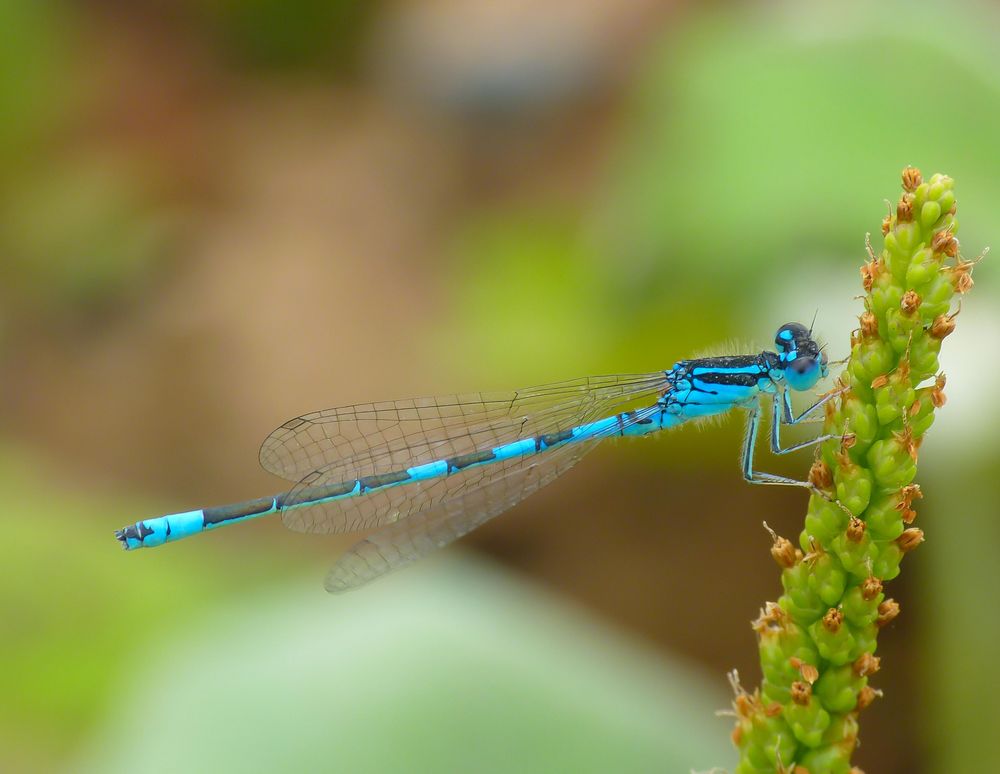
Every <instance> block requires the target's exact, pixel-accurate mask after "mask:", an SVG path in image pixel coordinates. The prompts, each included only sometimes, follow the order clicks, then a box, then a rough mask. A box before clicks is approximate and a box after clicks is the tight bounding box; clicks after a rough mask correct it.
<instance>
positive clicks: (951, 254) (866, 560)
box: [731, 167, 975, 774]
mask: <svg viewBox="0 0 1000 774" xmlns="http://www.w3.org/2000/svg"><path fill="white" fill-rule="evenodd" d="M953 187H954V184H953V182H952V180H951V178H950V177H946V176H944V175H934V176H933V177H932V178H931V179H930V180H927V181H924V179H923V177H922V175H921V174H920V172H919V170H917V169H914V168H912V167H907V168H906V169H904V170H903V195H902V196H901V197H900V199H899V203H898V204H897V205H896V210H895V213H892V214H890V215H888V216H886V218H885V220H883V221H882V235H883V237H884V247H883V249H882V252H881V253H880V254H879V255H878V256H876V255H875V253H874V251H873V250H872V248H871V246H870V245H869V246H868V254H869V258H870V260H869V261H868V262H867V263H866V264H865V265H864V266H863V267H862V268H861V281H862V285H863V286H864V289H865V297H864V305H865V308H864V312H863V313H862V314H861V316H860V317H859V323H860V324H859V327H858V329H857V330H856V331H854V333H853V334H852V335H851V355H850V358H849V360H848V363H847V367H846V368H845V369H844V371H843V373H841V375H840V377H839V379H838V381H837V386H836V388H835V389H836V390H837V391H838V394H837V396H836V398H835V399H834V400H831V401H829V402H828V403H827V405H826V419H825V424H824V430H823V433H824V434H825V435H830V436H832V437H833V440H828V441H825V442H824V443H823V444H822V446H821V447H820V450H819V453H818V455H817V459H816V462H815V463H814V464H813V466H812V468H811V470H810V471H809V482H810V483H811V484H812V486H813V487H814V493H813V495H812V496H811V498H810V500H809V510H808V512H807V514H806V518H805V528H804V529H803V531H802V534H801V535H800V536H799V547H798V548H797V547H796V546H795V545H794V544H793V543H792V542H791V541H789V540H788V539H786V538H783V537H779V536H778V535H776V534H774V532H771V536H772V539H773V544H772V546H771V555H772V557H774V560H775V561H776V562H777V563H778V565H779V567H781V568H782V572H781V585H782V588H783V590H784V593H783V594H782V595H781V597H780V599H779V600H778V602H777V603H774V602H768V603H767V605H766V606H765V608H764V610H763V611H762V613H761V615H760V617H759V618H758V619H757V620H756V621H754V624H753V626H754V630H755V631H756V633H757V637H758V643H759V650H760V665H761V672H762V674H763V680H762V682H761V685H760V687H759V688H758V689H756V690H755V691H754V692H753V693H748V692H747V691H745V690H743V689H742V688H741V687H740V686H739V683H738V682H737V680H736V677H735V675H733V676H731V680H732V682H733V687H734V690H735V691H736V699H735V701H734V703H733V708H734V710H735V714H736V718H737V723H736V728H735V729H734V731H733V741H734V743H735V744H736V747H737V748H738V749H739V752H740V762H739V765H738V766H737V767H736V774H765V772H771V773H774V774H860V770H859V769H856V768H852V767H851V756H852V755H853V753H854V749H855V748H856V747H857V739H858V715H859V713H860V712H861V711H862V710H863V709H865V708H866V707H867V706H868V705H870V704H871V703H872V702H873V701H874V700H875V699H876V698H877V697H878V696H880V695H881V694H880V692H879V691H878V690H877V689H875V688H873V687H871V686H870V685H869V684H868V681H869V678H870V677H871V676H872V675H874V674H875V673H876V672H877V671H878V670H879V667H880V663H879V659H878V657H877V656H875V646H876V640H877V637H878V632H879V631H880V630H881V629H882V628H883V627H885V626H886V624H888V623H889V622H890V621H892V620H893V619H894V618H895V617H896V616H897V615H898V614H899V605H898V604H897V603H896V602H895V601H894V600H892V599H889V598H887V597H886V595H885V590H884V584H885V582H886V581H889V580H892V579H893V578H895V577H896V576H897V575H898V574H899V571H900V562H901V561H902V559H903V557H904V556H905V555H906V554H907V553H909V552H910V551H912V550H913V549H915V548H916V547H917V546H918V545H920V543H922V542H923V539H924V533H923V531H922V530H920V529H917V528H916V527H912V526H910V525H911V524H912V523H913V521H914V519H915V518H916V515H917V514H916V511H915V510H914V501H915V500H917V499H919V498H920V497H921V496H922V495H921V493H920V487H919V486H918V485H917V484H915V483H913V480H914V478H915V476H916V473H917V455H918V451H919V449H920V444H921V442H922V441H923V438H924V434H925V433H926V432H927V430H928V429H929V428H930V426H931V424H932V423H933V422H934V413H935V410H936V409H938V408H941V406H943V405H944V402H945V397H944V386H945V378H944V375H943V374H940V373H938V369H939V365H938V355H939V353H940V351H941V343H942V341H943V340H944V339H945V338H946V337H947V336H948V335H950V334H951V333H952V331H954V330H955V318H956V316H957V314H958V312H957V311H956V312H952V311H951V304H952V301H953V297H954V295H955V294H956V293H957V294H963V293H966V292H968V291H969V290H970V289H971V288H972V277H971V274H972V268H973V266H974V263H975V262H974V261H966V260H963V259H962V258H961V257H960V256H959V249H958V240H957V239H956V238H955V233H956V231H957V230H958V221H957V220H956V218H955V194H954V192H953V190H952V189H953ZM765 526H766V525H765ZM769 531H770V529H769Z"/></svg>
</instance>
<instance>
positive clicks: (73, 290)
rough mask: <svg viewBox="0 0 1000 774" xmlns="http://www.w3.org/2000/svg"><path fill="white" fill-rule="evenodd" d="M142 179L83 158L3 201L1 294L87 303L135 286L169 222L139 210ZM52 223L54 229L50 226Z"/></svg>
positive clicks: (48, 304)
mask: <svg viewBox="0 0 1000 774" xmlns="http://www.w3.org/2000/svg"><path fill="white" fill-rule="evenodd" d="M139 179H140V176H139V175H136V174H134V173H132V172H131V170H129V169H128V168H127V167H125V166H124V165H123V164H122V163H121V162H120V161H118V160H114V159H102V158H99V157H92V158H86V159H84V160H83V161H81V162H77V163H63V164H60V165H59V166H58V167H52V166H50V167H47V168H45V167H40V168H37V169H36V170H35V173H34V175H33V176H32V177H31V178H30V179H28V180H25V181H23V182H22V184H21V185H19V186H18V187H17V189H16V191H15V192H13V193H12V194H9V195H8V196H7V197H6V199H5V200H4V199H0V213H2V218H3V220H4V221H5V222H6V223H7V228H6V229H5V230H4V232H3V235H2V236H0V245H2V247H3V250H4V252H5V253H6V254H7V256H8V269H9V271H10V272H11V273H10V275H8V277H7V283H6V287H5V290H6V291H7V292H13V294H14V295H15V296H16V300H17V303H18V304H23V303H24V302H29V303H32V304H35V305H37V306H40V307H42V308H48V309H49V310H52V309H54V308H57V307H61V306H64V305H68V306H70V307H79V306H90V305H94V304H95V303H100V302H102V301H105V300H106V299H108V298H110V297H114V296H116V295H119V294H121V293H122V292H124V291H125V290H127V289H130V288H134V287H135V285H136V283H137V282H138V281H139V280H140V278H141V277H142V276H143V275H144V273H145V272H146V271H147V270H148V269H149V268H150V266H151V264H152V262H153V260H154V259H155V258H156V256H157V248H158V247H159V246H160V245H161V244H162V242H163V239H164V238H165V235H166V227H167V225H168V224H167V223H166V222H165V220H164V221H162V222H159V223H158V222H156V221H154V220H152V219H151V218H150V216H149V213H148V212H147V211H144V209H143V205H142V202H143V201H144V199H145V198H146V197H145V196H144V195H143V192H141V191H138V190H136V189H137V188H138V187H139V186H138V180H139ZM53 224H58V226H54V225H53Z"/></svg>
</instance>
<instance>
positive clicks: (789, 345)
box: [774, 322, 812, 352]
mask: <svg viewBox="0 0 1000 774" xmlns="http://www.w3.org/2000/svg"><path fill="white" fill-rule="evenodd" d="M811 341H812V334H811V333H810V332H809V329H808V328H807V327H806V326H804V325H803V324H802V323H797V322H790V323H785V324H784V325H782V326H781V327H780V328H778V332H777V333H776V334H775V335H774V344H775V346H776V347H777V348H778V351H779V352H789V351H791V350H793V349H795V350H797V349H800V348H801V345H803V344H806V343H807V342H811Z"/></svg>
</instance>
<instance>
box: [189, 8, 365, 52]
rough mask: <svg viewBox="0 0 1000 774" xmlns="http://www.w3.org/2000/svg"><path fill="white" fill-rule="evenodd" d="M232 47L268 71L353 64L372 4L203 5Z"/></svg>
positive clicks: (213, 23) (234, 50)
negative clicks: (330, 64)
mask: <svg viewBox="0 0 1000 774" xmlns="http://www.w3.org/2000/svg"><path fill="white" fill-rule="evenodd" d="M202 5H203V6H204V8H205V10H206V11H207V13H208V14H209V16H210V18H211V23H212V25H213V26H214V27H215V28H216V29H217V30H218V31H219V33H220V34H221V36H222V37H223V38H224V40H225V42H226V43H227V44H228V46H229V47H230V49H231V50H232V51H233V52H235V53H236V54H237V55H238V56H240V57H241V58H242V59H244V60H245V61H247V62H249V63H251V64H255V65H262V66H267V67H295V66H298V67H301V66H303V65H314V64H316V63H327V62H332V63H334V64H335V65H336V66H339V67H344V66H348V65H350V64H352V63H353V61H354V58H355V56H356V54H357V51H358V48H359V46H360V43H361V42H362V41H363V40H364V38H363V36H362V35H361V28H362V27H363V26H364V25H365V24H366V23H367V21H368V18H369V17H370V16H371V14H372V11H373V10H374V9H375V8H377V6H378V4H377V3H376V2H374V1H373V0H332V2H331V1H330V0H292V2H287V0H285V1H283V0H209V2H207V3H203V4H202Z"/></svg>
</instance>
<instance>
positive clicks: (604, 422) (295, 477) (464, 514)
mask: <svg viewBox="0 0 1000 774" xmlns="http://www.w3.org/2000/svg"><path fill="white" fill-rule="evenodd" d="M774 343H775V345H776V348H777V351H776V352H771V351H763V352H760V353H758V354H752V355H731V356H724V357H707V358H698V359H693V360H681V361H679V362H678V363H676V364H674V366H673V367H672V368H671V369H670V370H668V371H658V372H655V373H649V374H631V375H615V376H596V377H585V378H582V379H574V380H571V381H566V382H560V383H557V384H550V385H545V386H542V387H533V388H529V389H525V390H518V391H516V392H508V393H474V394H469V395H442V396H436V397H429V398H412V399H408V400H398V401H387V402H382V403H365V404H359V405H356V406H346V407H341V408H333V409H327V410H326V411H317V412H314V413H312V414H305V415H304V416H301V417H297V418H296V419H292V420H290V421H288V422H285V424H283V425H281V427H279V428H278V429H277V430H275V431H274V432H273V433H271V434H270V435H269V436H268V437H267V438H266V439H265V441H264V443H263V445H262V446H261V449H260V463H261V465H263V467H264V468H265V469H266V470H268V471H270V472H271V473H274V474H276V475H278V476H281V477H282V478H285V479H288V480H290V481H293V482H297V483H296V484H295V486H294V487H293V488H292V489H291V490H290V491H289V492H287V493H285V494H281V495H277V496H275V497H264V498H261V499H257V500H250V501H248V502H243V503H237V504H235V505H226V506H221V507H215V508H201V509H198V510H195V511H188V512H186V513H175V514H171V515H168V516H161V517H159V518H155V519H146V520H143V521H139V522H136V523H135V524H133V525H131V526H128V527H125V528H124V529H121V530H118V531H117V532H116V533H115V536H116V537H117V538H118V540H120V541H121V543H122V545H123V546H124V547H125V548H126V549H133V548H142V547H149V546H158V545H161V544H162V543H167V542H171V541H174V540H180V539H181V538H184V537H188V536H189V535H194V534H197V533H199V532H204V531H206V530H210V529H215V528H216V527H221V526H224V525H227V524H233V523H235V522H239V521H246V520H247V519H255V518H257V517H259V516H267V515H270V514H273V513H280V514H281V518H282V520H283V521H284V523H285V525H286V526H288V527H290V528H291V529H293V530H297V531H300V532H315V533H324V534H329V533H340V532H354V531H359V530H367V529H375V530H376V531H375V532H374V533H373V534H372V535H370V536H368V537H366V538H365V539H363V540H361V541H360V542H359V543H357V544H356V545H355V546H354V547H353V548H351V549H350V550H349V551H348V552H347V553H346V554H345V555H344V556H342V557H341V558H340V560H339V561H337V563H336V564H335V565H334V566H333V568H332V569H331V570H330V572H329V574H328V575H327V578H326V588H327V590H329V591H335V592H336V591H346V590H348V589H352V588H356V587H358V586H360V585H362V584H364V583H367V582H368V581H371V580H373V579H375V578H377V577H379V576H381V575H384V574H385V573H387V572H389V571H391V570H394V569H396V568H398V567H402V566H403V565H405V564H408V563H410V562H412V561H414V560H415V559H418V558H420V557H422V556H424V555H426V554H428V553H430V552H431V551H433V550H435V549H437V548H440V547H443V546H445V545H447V544H448V543H450V542H452V541H453V540H456V539H457V538H459V537H461V536H462V535H464V534H466V533H467V532H469V531H470V530H472V529H475V528H476V527H478V526H479V525H480V524H482V523H484V522H485V521H487V520H488V519H491V518H493V517H494V516H496V515H498V514H500V513H502V512H503V511H506V510H507V509H508V508H511V507H512V506H514V505H515V504H516V503H518V502H520V501H521V500H523V499H524V498H525V497H527V496H528V495H530V494H532V493H533V492H536V491H537V490H539V489H540V488H542V487H543V486H545V485H546V484H548V483H549V482H551V481H552V480H553V479H555V478H556V477H557V476H559V475H560V474H562V473H565V472H566V471H567V470H568V469H569V468H570V467H572V466H573V465H574V464H575V463H576V462H577V461H578V460H579V459H580V458H581V457H583V455H584V454H586V453H587V452H588V451H590V450H591V449H593V448H594V447H595V446H596V445H597V443H599V442H600V441H601V440H602V439H604V438H608V437H612V436H638V435H647V434H649V433H654V432H658V431H660V430H665V429H667V428H670V427H675V426H677V425H680V424H682V423H684V422H687V421H689V420H693V419H698V418H700V417H707V416H713V415H718V414H723V413H725V412H728V411H730V410H732V409H744V410H746V411H747V414H748V417H747V431H746V435H745V438H744V442H743V453H742V470H743V477H744V478H745V479H746V480H747V481H749V482H751V483H754V484H784V485H791V486H805V487H810V486H811V485H810V484H808V483H807V482H804V481H797V480H795V479H792V478H787V477H785V476H778V475H774V474H771V473H762V472H759V471H757V470H755V469H754V463H753V456H754V446H755V443H756V440H757V431H758V427H759V423H760V417H761V411H762V408H763V407H764V405H765V402H766V401H767V400H768V399H770V400H771V403H772V407H773V416H772V423H771V450H772V451H773V452H774V453H775V454H785V453H787V452H790V451H795V450H796V449H801V448H804V447H806V446H811V445H813V444H816V443H819V442H821V441H824V440H826V439H827V438H828V437H829V436H820V437H818V438H813V439H810V440H807V441H804V442H802V443H798V444H794V445H791V446H784V447H783V446H782V445H781V441H780V427H781V425H794V424H796V423H798V422H800V421H802V420H803V419H805V418H807V417H808V416H809V415H811V414H812V413H813V412H814V411H815V410H816V409H817V408H819V407H820V406H822V405H823V404H824V403H825V402H826V401H827V400H829V398H830V397H832V394H830V395H827V396H825V397H823V398H821V399H820V400H818V401H816V402H815V403H813V404H812V405H811V406H810V407H809V408H807V409H806V410H805V411H803V412H802V413H801V414H799V415H797V416H796V415H794V414H793V412H792V402H791V393H792V392H793V391H804V390H809V389H812V387H814V386H815V384H816V383H817V382H818V381H819V379H820V378H822V377H824V376H826V375H827V357H826V355H825V354H824V353H823V352H822V350H821V348H820V347H819V346H818V345H817V344H816V342H815V341H814V340H813V337H812V329H811V328H806V327H805V326H804V325H801V324H799V323H788V324H786V325H783V326H781V328H779V329H778V332H777V334H776V336H775V339H774Z"/></svg>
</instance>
